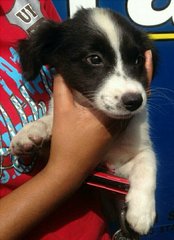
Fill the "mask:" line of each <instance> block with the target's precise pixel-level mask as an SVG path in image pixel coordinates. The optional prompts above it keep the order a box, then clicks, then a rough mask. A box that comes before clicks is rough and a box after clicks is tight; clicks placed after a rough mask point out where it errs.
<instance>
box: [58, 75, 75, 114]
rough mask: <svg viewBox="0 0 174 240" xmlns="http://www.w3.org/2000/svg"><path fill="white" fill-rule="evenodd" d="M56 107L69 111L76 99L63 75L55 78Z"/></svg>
mask: <svg viewBox="0 0 174 240" xmlns="http://www.w3.org/2000/svg"><path fill="white" fill-rule="evenodd" d="M53 96H54V107H55V108H56V109H57V108H58V109H59V108H60V109H62V108H63V109H64V110H69V109H70V108H71V107H72V106H74V98H73V94H72V92H71V90H70V89H69V87H68V86H67V85H66V83H65V81H64V79H63V78H62V76H61V75H57V76H56V77H55V78H54V83H53Z"/></svg>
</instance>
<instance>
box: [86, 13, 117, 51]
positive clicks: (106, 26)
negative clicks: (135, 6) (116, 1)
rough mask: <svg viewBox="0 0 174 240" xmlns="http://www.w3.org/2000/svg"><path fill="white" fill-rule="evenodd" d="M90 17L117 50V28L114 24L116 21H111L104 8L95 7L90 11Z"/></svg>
mask: <svg viewBox="0 0 174 240" xmlns="http://www.w3.org/2000/svg"><path fill="white" fill-rule="evenodd" d="M91 18H92V21H93V22H94V24H95V25H96V26H97V27H98V28H99V29H100V30H102V32H103V33H104V34H105V35H106V36H107V38H108V40H109V42H110V44H111V46H112V47H113V49H114V50H118V49H119V36H120V33H119V28H118V27H117V26H116V23H115V22H113V20H112V18H111V16H110V15H109V12H108V11H106V10H105V9H101V8H96V9H94V11H92V15H91Z"/></svg>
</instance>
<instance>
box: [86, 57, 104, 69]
mask: <svg viewBox="0 0 174 240" xmlns="http://www.w3.org/2000/svg"><path fill="white" fill-rule="evenodd" d="M86 61H87V63H88V64H90V65H92V66H103V59H102V57H101V56H99V55H96V54H93V55H89V56H87V57H86Z"/></svg>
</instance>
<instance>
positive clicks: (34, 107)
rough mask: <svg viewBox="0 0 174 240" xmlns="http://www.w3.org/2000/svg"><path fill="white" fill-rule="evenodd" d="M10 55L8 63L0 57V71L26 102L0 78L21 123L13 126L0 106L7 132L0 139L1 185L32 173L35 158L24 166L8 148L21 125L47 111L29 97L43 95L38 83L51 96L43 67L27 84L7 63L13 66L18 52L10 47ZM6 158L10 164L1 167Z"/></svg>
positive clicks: (43, 105)
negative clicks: (28, 110) (12, 171)
mask: <svg viewBox="0 0 174 240" xmlns="http://www.w3.org/2000/svg"><path fill="white" fill-rule="evenodd" d="M9 52H10V53H11V56H10V58H9V62H8V61H7V60H6V59H4V58H2V57H1V56H0V70H2V71H3V72H5V73H6V74H7V76H8V77H10V78H11V79H12V81H14V83H15V84H16V86H17V87H18V89H19V92H20V94H21V96H23V98H24V99H25V100H22V99H20V97H17V96H15V95H14V94H13V91H12V90H11V89H10V87H9V86H7V84H6V83H5V80H4V79H3V78H2V77H1V76H0V86H1V87H2V88H3V90H4V91H5V92H6V93H7V94H8V96H9V99H10V101H11V104H12V105H13V106H14V108H15V109H16V111H17V112H18V115H19V117H20V122H19V123H18V124H16V126H14V125H13V123H12V121H11V119H10V117H9V116H8V113H7V111H6V109H4V108H3V106H1V105H0V122H1V123H2V124H3V126H5V127H6V129H7V132H5V133H3V134H2V135H1V136H0V183H2V184H5V183H7V182H8V181H9V180H11V179H15V178H16V177H17V176H19V175H20V174H22V173H28V172H30V171H31V170H32V168H33V166H34V163H35V161H34V157H33V158H32V159H33V161H32V162H31V163H30V164H27V165H26V164H25V162H23V159H22V158H20V157H17V156H12V155H10V151H9V145H10V142H11V139H12V137H14V136H15V135H16V133H17V132H18V131H19V130H20V129H21V128H22V127H23V126H25V125H26V124H27V123H28V122H30V121H35V120H37V119H38V118H41V117H42V116H43V115H44V114H45V113H46V111H47V108H46V105H45V103H44V102H43V101H40V102H39V103H37V104H36V103H35V102H34V100H33V99H32V98H31V96H30V94H32V95H34V94H36V93H39V94H42V93H43V92H44V90H43V89H42V88H41V85H40V83H42V86H44V88H45V91H46V92H47V93H48V95H49V96H51V94H52V92H51V90H50V88H51V86H52V76H51V74H50V72H49V71H48V69H47V68H46V67H45V66H43V67H42V70H41V72H40V75H39V76H38V77H37V78H36V79H35V80H34V81H33V82H32V83H30V82H28V81H26V80H25V79H24V78H23V76H22V74H21V73H20V72H18V70H17V69H16V68H15V67H14V66H12V65H11V64H10V61H12V62H13V63H19V55H18V53H17V52H16V51H15V49H14V48H12V47H10V48H9ZM27 106H28V107H30V109H31V113H32V114H31V115H29V116H27V115H26V113H25V108H26V107H27ZM2 143H4V144H5V147H3V144H2ZM7 156H8V157H10V164H9V165H6V164H4V161H5V158H6V157H7ZM12 168H13V169H14V174H13V175H12V176H10V175H9V172H8V170H9V169H12Z"/></svg>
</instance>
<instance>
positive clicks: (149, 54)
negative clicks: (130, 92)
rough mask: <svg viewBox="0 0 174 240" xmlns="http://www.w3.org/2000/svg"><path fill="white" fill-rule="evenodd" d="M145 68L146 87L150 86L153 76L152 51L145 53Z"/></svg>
mask: <svg viewBox="0 0 174 240" xmlns="http://www.w3.org/2000/svg"><path fill="white" fill-rule="evenodd" d="M145 68H146V70H147V78H148V85H150V83H151V81H152V75H153V63H152V51H151V50H147V51H146V52H145Z"/></svg>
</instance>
